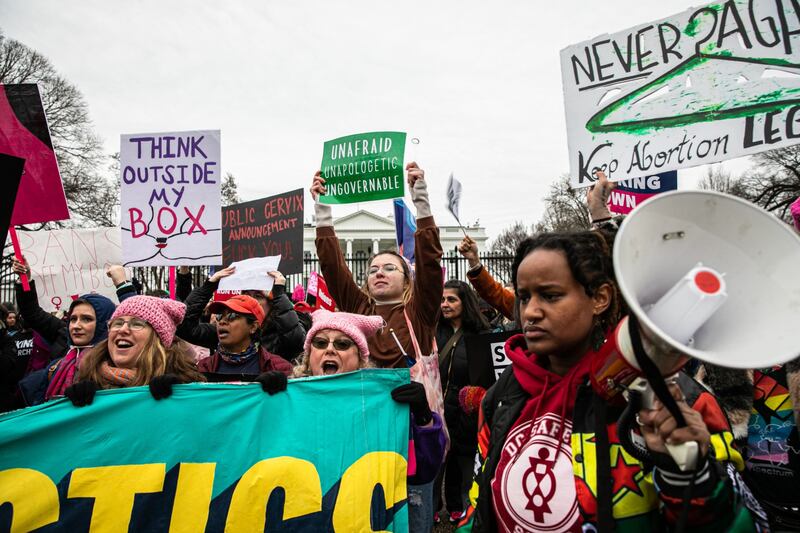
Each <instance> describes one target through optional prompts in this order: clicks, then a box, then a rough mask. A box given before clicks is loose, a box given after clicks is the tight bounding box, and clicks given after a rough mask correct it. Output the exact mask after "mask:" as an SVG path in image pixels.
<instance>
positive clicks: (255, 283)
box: [218, 255, 286, 291]
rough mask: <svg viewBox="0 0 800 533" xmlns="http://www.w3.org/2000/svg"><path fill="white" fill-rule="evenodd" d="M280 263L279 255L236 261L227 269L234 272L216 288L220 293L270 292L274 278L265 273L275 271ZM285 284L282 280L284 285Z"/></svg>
mask: <svg viewBox="0 0 800 533" xmlns="http://www.w3.org/2000/svg"><path fill="white" fill-rule="evenodd" d="M280 262H281V256H279V255H273V256H271V257H254V258H252V259H245V260H244V261H237V262H236V263H233V264H232V265H231V266H230V267H229V268H235V269H236V270H235V272H234V273H233V274H232V275H228V276H227V277H225V278H223V279H222V281H220V284H219V287H218V288H219V290H221V291H233V290H240V291H246V290H262V291H270V290H272V285H273V283H274V282H275V278H273V277H272V276H271V275H267V272H275V271H277V270H278V265H279V264H280ZM278 274H280V273H278ZM285 282H286V281H285V280H284V283H285Z"/></svg>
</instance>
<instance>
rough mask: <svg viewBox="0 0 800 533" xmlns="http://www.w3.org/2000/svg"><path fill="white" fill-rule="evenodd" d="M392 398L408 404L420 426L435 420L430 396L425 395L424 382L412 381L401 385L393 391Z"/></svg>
mask: <svg viewBox="0 0 800 533" xmlns="http://www.w3.org/2000/svg"><path fill="white" fill-rule="evenodd" d="M392 398H393V399H394V401H396V402H399V403H407V404H408V406H409V408H411V413H412V414H413V415H414V421H415V422H416V423H417V425H418V426H427V425H428V423H429V422H430V421H431V420H433V414H432V413H431V408H430V407H428V397H427V396H426V395H425V387H423V386H422V383H417V382H416V381H412V382H411V383H406V384H405V385H400V386H399V387H397V388H396V389H394V390H393V391H392Z"/></svg>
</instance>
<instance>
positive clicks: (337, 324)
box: [303, 309, 386, 359]
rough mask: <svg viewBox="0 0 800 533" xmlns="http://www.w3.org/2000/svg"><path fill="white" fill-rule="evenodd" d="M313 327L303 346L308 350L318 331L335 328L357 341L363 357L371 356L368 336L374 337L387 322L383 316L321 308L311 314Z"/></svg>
mask: <svg viewBox="0 0 800 533" xmlns="http://www.w3.org/2000/svg"><path fill="white" fill-rule="evenodd" d="M311 322H312V325H311V329H310V330H308V335H306V342H305V345H304V346H303V348H304V349H305V350H306V351H308V348H309V346H311V340H312V339H313V338H314V336H315V335H316V334H317V332H318V331H321V330H323V329H333V330H336V331H341V332H342V333H344V334H345V335H347V336H348V337H350V338H351V339H353V342H355V343H356V346H358V352H359V355H361V357H363V358H364V359H366V358H367V357H369V347H368V346H367V337H372V336H373V335H375V333H377V332H378V330H379V329H381V328H382V327H383V326H385V325H386V322H385V321H384V320H383V318H382V317H379V316H375V315H372V316H369V315H354V314H352V313H333V312H331V311H328V310H326V309H319V310H317V311H315V312H314V313H313V314H312V315H311Z"/></svg>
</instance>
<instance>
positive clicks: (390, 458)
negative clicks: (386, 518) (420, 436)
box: [333, 452, 407, 531]
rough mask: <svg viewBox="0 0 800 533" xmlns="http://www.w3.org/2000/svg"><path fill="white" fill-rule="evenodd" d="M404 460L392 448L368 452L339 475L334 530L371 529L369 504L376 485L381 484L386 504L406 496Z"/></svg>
mask: <svg viewBox="0 0 800 533" xmlns="http://www.w3.org/2000/svg"><path fill="white" fill-rule="evenodd" d="M406 470H407V465H406V460H405V459H403V456H402V455H400V454H397V453H395V452H371V453H368V454H365V455H363V456H361V458H359V459H358V461H356V462H355V463H353V464H352V465H350V467H349V468H348V469H347V470H346V471H345V473H344V474H343V475H342V482H341V484H340V485H339V494H338V495H337V496H336V506H335V507H334V509H333V529H334V530H335V531H372V526H371V525H370V507H371V505H372V491H373V490H374V489H375V485H381V486H382V487H383V495H384V498H385V502H384V503H385V504H386V508H387V509H388V508H391V507H393V506H394V505H395V504H396V503H399V502H401V501H403V500H405V499H406V497H407V495H406Z"/></svg>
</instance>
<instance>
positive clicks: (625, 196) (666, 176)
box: [608, 170, 678, 215]
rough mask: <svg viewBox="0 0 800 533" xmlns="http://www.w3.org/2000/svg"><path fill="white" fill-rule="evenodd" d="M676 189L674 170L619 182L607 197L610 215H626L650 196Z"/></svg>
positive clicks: (676, 179)
mask: <svg viewBox="0 0 800 533" xmlns="http://www.w3.org/2000/svg"><path fill="white" fill-rule="evenodd" d="M677 189H678V172H677V171H675V170H673V171H671V172H663V173H661V174H654V175H652V176H644V177H640V178H633V179H629V180H624V181H619V182H617V187H616V189H614V190H613V191H611V194H610V195H609V197H608V208H609V210H610V211H611V212H612V213H618V214H620V215H627V214H628V213H630V212H631V211H633V209H634V208H635V207H636V206H637V205H639V204H641V203H642V202H644V201H645V200H647V199H648V198H650V197H651V196H655V195H656V194H659V193H662V192H667V191H674V190H677Z"/></svg>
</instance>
